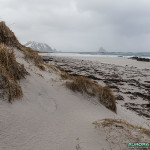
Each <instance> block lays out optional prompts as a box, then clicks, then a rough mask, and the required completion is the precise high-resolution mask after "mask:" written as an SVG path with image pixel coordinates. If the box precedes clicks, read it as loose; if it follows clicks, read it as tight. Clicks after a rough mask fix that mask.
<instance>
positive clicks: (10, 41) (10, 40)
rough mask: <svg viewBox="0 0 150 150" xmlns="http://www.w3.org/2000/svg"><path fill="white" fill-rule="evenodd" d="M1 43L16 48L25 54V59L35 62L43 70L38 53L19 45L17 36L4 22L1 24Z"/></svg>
mask: <svg viewBox="0 0 150 150" xmlns="http://www.w3.org/2000/svg"><path fill="white" fill-rule="evenodd" d="M0 43H4V44H5V45H7V46H10V47H16V48H17V49H18V50H20V51H22V52H23V53H24V54H25V59H27V60H33V61H34V64H35V65H36V66H37V67H39V68H40V69H42V70H43V67H41V65H40V64H42V63H43V60H42V58H41V57H40V56H39V55H38V52H37V51H34V50H33V49H31V48H29V47H25V46H24V45H22V44H21V43H19V41H18V39H17V38H16V36H15V34H14V33H13V32H12V31H11V30H10V29H9V27H7V26H6V24H5V22H3V21H2V22H0Z"/></svg>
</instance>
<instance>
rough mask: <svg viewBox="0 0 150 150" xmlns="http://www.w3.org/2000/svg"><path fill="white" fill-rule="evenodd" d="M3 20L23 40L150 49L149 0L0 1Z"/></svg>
mask: <svg viewBox="0 0 150 150" xmlns="http://www.w3.org/2000/svg"><path fill="white" fill-rule="evenodd" d="M0 20H3V21H5V22H6V24H7V25H8V26H9V27H10V28H11V29H12V30H13V31H14V32H15V34H16V36H17V37H18V39H19V40H20V41H21V42H22V43H26V42H27V41H31V40H33V41H39V42H45V43H47V44H49V45H50V46H52V47H55V48H56V49H57V50H62V51H97V50H98V49H99V48H100V47H101V46H103V47H104V48H105V49H106V50H108V51H149V52H150V0H0Z"/></svg>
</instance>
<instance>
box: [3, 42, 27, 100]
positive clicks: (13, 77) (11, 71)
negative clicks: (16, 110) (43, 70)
mask: <svg viewBox="0 0 150 150" xmlns="http://www.w3.org/2000/svg"><path fill="white" fill-rule="evenodd" d="M27 74H28V72H27V71H26V70H25V68H24V66H23V65H21V64H19V63H18V62H17V61H16V58H15V55H14V52H13V50H12V49H11V48H8V47H7V46H6V45H4V44H0V89H1V90H2V91H3V95H5V94H6V95H8V101H9V102H11V101H12V100H13V99H14V98H20V97H21V96H22V90H21V87H20V86H19V84H18V82H17V80H20V79H21V78H24V77H25V75H27Z"/></svg>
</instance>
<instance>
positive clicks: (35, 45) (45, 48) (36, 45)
mask: <svg viewBox="0 0 150 150" xmlns="http://www.w3.org/2000/svg"><path fill="white" fill-rule="evenodd" d="M25 46H27V47H31V48H32V49H34V50H37V51H39V52H56V49H53V48H51V47H50V46H49V45H48V44H46V43H40V42H35V41H28V42H27V43H26V44H25Z"/></svg>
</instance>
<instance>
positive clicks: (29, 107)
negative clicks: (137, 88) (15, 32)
mask: <svg viewBox="0 0 150 150" xmlns="http://www.w3.org/2000/svg"><path fill="white" fill-rule="evenodd" d="M16 53H17V54H16V56H17V60H18V61H19V62H20V63H23V64H24V65H25V68H26V69H27V71H28V72H29V73H30V75H28V76H27V77H26V79H23V80H21V81H20V84H21V87H22V89H23V94H24V96H23V98H22V99H21V100H15V101H14V102H13V103H12V104H9V103H7V102H6V101H4V100H2V99H0V100H1V101H0V150H109V149H111V147H110V145H109V143H108V141H107V140H106V136H105V133H104V132H97V130H96V129H95V128H94V125H93V124H92V123H93V122H94V121H96V120H100V119H104V118H122V119H126V120H127V121H129V122H132V123H134V124H138V125H146V120H145V119H143V118H141V117H139V116H137V115H135V114H133V113H132V112H130V111H127V110H125V109H122V107H120V106H118V112H117V114H115V113H113V112H111V111H110V110H108V109H106V108H105V107H104V106H103V105H101V104H98V103H92V102H91V101H90V97H88V96H84V95H81V94H79V93H73V92H72V91H70V90H69V89H66V87H65V86H64V85H63V81H61V80H60V79H59V75H58V74H56V73H55V72H54V71H52V70H51V73H49V72H46V71H45V72H43V71H40V70H39V69H38V68H37V67H35V66H33V65H32V64H29V63H27V62H26V61H24V59H23V58H22V57H23V56H22V54H21V53H20V52H17V51H16ZM41 75H42V76H43V77H41ZM117 149H120V147H116V150H117Z"/></svg>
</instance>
